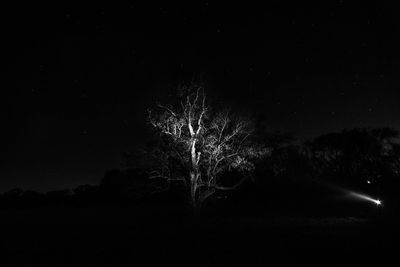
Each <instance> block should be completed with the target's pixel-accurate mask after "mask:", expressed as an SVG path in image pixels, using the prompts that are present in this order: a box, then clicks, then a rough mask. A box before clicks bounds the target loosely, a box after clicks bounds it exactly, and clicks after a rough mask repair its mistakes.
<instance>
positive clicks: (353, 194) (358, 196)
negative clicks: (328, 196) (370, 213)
mask: <svg viewBox="0 0 400 267" xmlns="http://www.w3.org/2000/svg"><path fill="white" fill-rule="evenodd" d="M350 194H351V195H352V196H355V197H357V198H361V199H365V200H368V201H371V202H373V203H375V204H376V205H378V206H380V205H382V201H380V200H379V199H373V198H371V197H369V196H366V195H362V194H358V193H355V192H350Z"/></svg>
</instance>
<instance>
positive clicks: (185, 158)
mask: <svg viewBox="0 0 400 267" xmlns="http://www.w3.org/2000/svg"><path fill="white" fill-rule="evenodd" d="M180 92H181V93H180V94H179V95H178V96H179V100H178V104H177V105H163V104H157V107H156V108H155V109H152V110H150V111H149V115H148V121H149V123H150V125H151V126H152V128H153V129H154V130H156V132H157V133H158V134H159V140H158V144H157V146H155V147H154V148H153V149H152V150H151V151H150V152H149V153H148V156H149V157H148V159H149V162H151V163H152V166H150V168H151V171H150V178H151V179H161V180H164V181H166V182H167V184H169V183H170V182H171V181H173V180H178V181H182V182H183V183H184V186H185V188H186V195H187V198H188V201H189V202H190V204H191V206H192V207H199V206H200V205H201V203H203V202H204V201H205V200H206V199H207V198H209V197H210V196H211V195H213V194H214V193H215V192H217V191H219V190H233V189H236V188H238V186H239V185H240V184H241V183H242V182H243V181H244V179H246V178H247V177H249V175H250V174H251V172H252V171H253V170H254V160H256V159H259V158H260V157H262V156H263V155H264V154H265V153H266V149H264V148H263V146H261V145H260V144H257V143H255V142H254V141H253V140H252V135H253V134H254V125H253V123H252V121H250V120H249V119H244V118H241V117H238V116H235V115H233V114H231V113H230V112H228V111H214V112H212V111H211V109H210V107H209V106H208V104H207V99H206V94H205V93H204V90H203V88H202V87H200V86H196V85H190V86H183V87H182V88H181V90H180ZM233 170H235V171H238V172H240V173H241V177H240V178H239V179H234V176H232V179H231V180H230V181H229V184H228V183H225V184H222V183H221V182H222V181H221V179H220V178H221V174H223V173H227V172H230V171H233Z"/></svg>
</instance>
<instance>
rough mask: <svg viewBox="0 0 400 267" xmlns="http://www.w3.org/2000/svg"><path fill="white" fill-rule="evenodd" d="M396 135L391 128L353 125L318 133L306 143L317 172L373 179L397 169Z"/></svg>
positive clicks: (356, 180) (372, 180) (340, 176)
mask: <svg viewBox="0 0 400 267" xmlns="http://www.w3.org/2000/svg"><path fill="white" fill-rule="evenodd" d="M398 137H399V132H398V131H396V130H394V129H391V128H376V129H353V130H347V131H343V132H340V133H331V134H326V135H322V136H320V137H317V138H316V139H315V140H313V141H312V142H310V143H308V144H307V145H306V147H307V149H308V150H309V152H310V157H311V158H310V159H311V161H312V162H313V165H314V169H315V171H316V172H317V173H318V174H319V175H328V176H331V177H332V176H333V177H337V178H343V179H353V181H355V182H358V183H361V182H365V181H366V180H368V181H369V182H377V181H378V180H379V179H380V178H381V177H382V176H390V175H394V174H395V173H398V170H399V169H398V166H399V165H398V161H399V160H398V157H399V154H398V152H397V151H398V150H399V144H398V143H396V140H397V138H398Z"/></svg>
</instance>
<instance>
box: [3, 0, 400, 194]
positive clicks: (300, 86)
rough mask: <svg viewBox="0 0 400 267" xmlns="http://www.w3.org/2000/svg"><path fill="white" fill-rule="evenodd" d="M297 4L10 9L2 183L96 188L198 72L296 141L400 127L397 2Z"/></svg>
mask: <svg viewBox="0 0 400 267" xmlns="http://www.w3.org/2000/svg"><path fill="white" fill-rule="evenodd" d="M165 2H166V1H165ZM187 2H192V1H187ZM298 2H299V3H297V4H293V3H290V2H286V1H269V4H268V5H264V6H261V5H260V6H251V5H250V4H245V3H246V2H243V3H240V4H235V5H234V4H231V5H223V6H222V5H221V6H217V5H215V4H213V3H212V2H211V1H210V2H207V1H203V2H199V3H198V4H193V3H190V4H189V3H187V4H185V5H178V4H175V5H172V4H170V3H164V4H157V3H152V4H151V5H150V4H149V5H141V4H129V3H126V4H121V5H113V6H106V5H103V6H101V5H87V6H82V5H76V6H72V5H61V4H53V5H48V4H46V5H45V4H42V5H41V4H37V3H34V4H31V5H30V6H24V5H23V4H22V3H18V4H15V5H14V6H10V5H8V6H4V5H3V6H2V8H1V27H2V30H1V35H2V38H1V39H2V44H3V45H5V46H3V49H2V65H3V66H4V68H5V70H3V77H2V79H1V85H2V86H1V94H2V97H1V101H2V103H1V108H0V110H1V113H0V118H1V122H2V124H1V125H2V129H1V133H0V137H1V147H2V151H3V153H1V157H0V191H5V190H9V189H11V188H13V187H20V188H23V189H34V190H39V191H46V190H52V189H61V188H69V187H75V186H77V185H79V184H83V183H97V182H98V181H99V180H100V179H101V177H102V175H103V173H104V171H105V170H108V169H112V168H118V167H119V165H120V163H121V162H122V160H121V157H120V155H121V153H122V152H124V151H129V150H132V149H134V148H135V147H137V146H138V145H139V144H140V143H141V142H143V141H144V139H145V137H146V132H145V130H144V125H145V115H146V109H147V108H148V107H150V106H151V105H152V104H153V103H154V102H155V101H157V100H158V99H161V100H162V99H163V98H165V95H168V92H169V91H170V89H171V88H173V87H174V86H176V85H177V84H178V83H179V82H181V81H185V80H186V81H187V80H190V79H191V78H193V77H202V78H201V79H202V80H203V81H204V83H205V84H206V85H207V87H208V88H209V89H210V91H211V92H212V94H213V95H214V96H215V97H217V98H218V99H219V100H221V101H223V102H226V103H227V104H229V105H232V106H234V107H235V108H237V109H241V110H246V111H249V112H253V113H255V114H256V115H257V116H258V117H261V118H263V119H264V120H265V122H266V124H267V127H268V130H271V131H283V132H293V133H295V134H296V136H297V138H298V139H299V140H307V139H310V138H313V137H315V136H317V135H319V134H322V133H328V132H332V131H339V130H342V129H345V128H354V127H367V126H372V127H375V126H391V127H395V128H400V116H399V115H400V107H399V103H398V102H399V99H400V90H399V88H400V87H399V86H400V75H399V71H400V41H399V40H400V39H399V38H398V35H399V34H400V20H398V14H397V9H395V7H394V6H392V5H390V4H389V3H385V2H384V1H376V2H375V3H372V4H371V1H360V2H357V1H351V2H350V1H344V0H341V1H320V2H321V3H319V4H315V3H313V4H311V3H309V4H304V3H303V1H298ZM300 2H301V3H300Z"/></svg>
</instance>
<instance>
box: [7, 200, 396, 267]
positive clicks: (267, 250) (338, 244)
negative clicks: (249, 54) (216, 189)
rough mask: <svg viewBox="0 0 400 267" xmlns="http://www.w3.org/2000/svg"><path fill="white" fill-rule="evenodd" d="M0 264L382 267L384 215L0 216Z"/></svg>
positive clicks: (112, 212) (150, 209) (163, 210)
mask: <svg viewBox="0 0 400 267" xmlns="http://www.w3.org/2000/svg"><path fill="white" fill-rule="evenodd" d="M0 216H1V218H2V222H1V224H2V228H1V230H0V234H1V239H0V248H1V251H2V254H3V256H2V257H1V258H0V265H1V266H128V265H131V266H132V265H136V266H149V265H150V266H154V265H156V266H267V265H268V264H269V263H274V264H273V265H274V266H276V263H278V265H286V264H290V265H308V264H316V265H318V266H327V265H328V266H329V265H340V266H343V265H346V264H351V265H353V266H354V265H356V266H357V265H361V264H362V263H363V265H365V264H367V265H375V266H376V265H378V266H383V265H385V264H384V262H386V261H388V260H389V259H390V253H391V249H390V243H391V241H394V239H395V236H396V231H394V228H395V226H393V224H391V223H388V222H387V220H382V219H380V218H379V217H368V218H363V217H351V216H343V217H327V216H325V217H312V216H306V217H305V216H299V215H285V216H283V215H278V214H273V215H271V216H267V215H266V214H263V215H262V216H261V215H260V216H254V215H253V216H249V215H247V216H244V215H243V216H229V215H224V216H218V215H215V214H214V215H197V216H188V215H185V214H182V213H181V212H180V211H179V209H175V208H173V207H169V206H163V207H161V206H157V207H154V206H140V207H139V206H136V207H113V206H110V207H101V208H94V207H87V208H76V207H75V208H72V207H70V208H62V209H61V208H60V209H56V208H42V209H31V210H3V211H1V213H0Z"/></svg>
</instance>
